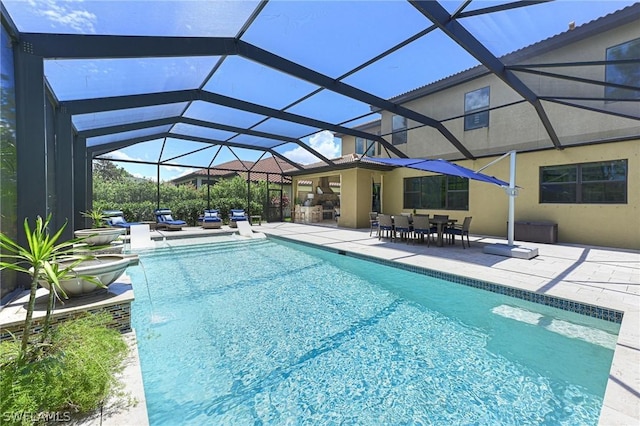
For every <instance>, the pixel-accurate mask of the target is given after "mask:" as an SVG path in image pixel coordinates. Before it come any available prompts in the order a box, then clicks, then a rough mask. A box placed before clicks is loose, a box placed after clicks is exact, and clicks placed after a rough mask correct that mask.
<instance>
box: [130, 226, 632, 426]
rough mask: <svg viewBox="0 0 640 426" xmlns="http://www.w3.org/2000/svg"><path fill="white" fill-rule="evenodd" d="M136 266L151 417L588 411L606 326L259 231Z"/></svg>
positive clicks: (586, 416) (555, 420) (581, 419)
mask: <svg viewBox="0 0 640 426" xmlns="http://www.w3.org/2000/svg"><path fill="white" fill-rule="evenodd" d="M141 264H142V267H143V268H144V270H143V269H142V267H132V268H129V270H128V272H129V274H130V275H131V278H132V281H133V284H134V290H135V296H136V301H135V302H134V304H133V309H132V315H133V318H132V322H133V326H134V327H135V329H136V332H137V336H138V345H139V348H138V349H139V353H140V362H141V367H142V373H143V380H144V386H145V394H146V398H147V409H148V412H149V419H150V422H151V424H152V425H165V424H166V425H175V424H233V425H239V424H285V423H286V424H314V425H315V424H338V423H339V424H360V425H368V424H371V425H378V424H409V423H412V424H463V423H464V424H468V423H474V424H526V423H535V424H542V423H547V424H559V423H566V424H596V423H597V421H598V416H599V412H600V407H601V405H602V398H603V395H604V390H605V386H606V382H607V376H608V373H609V369H610V366H611V360H612V357H613V347H614V345H615V341H616V335H617V332H618V328H619V324H615V323H611V322H605V321H602V320H598V319H595V318H591V317H586V316H583V315H579V314H576V313H572V312H567V311H562V310H558V309H554V308H550V307H548V306H544V305H539V304H534V303H531V302H527V301H524V300H520V299H514V298H510V297H507V296H503V295H500V294H496V293H491V292H487V291H482V290H478V289H474V288H471V287H468V286H464V285H459V284H455V283H452V282H448V281H444V280H439V279H435V278H431V277H427V276H424V275H419V274H415V273H412V272H408V271H405V270H402V269H397V268H393V267H390V266H385V265H382V264H378V263H373V262H367V261H363V260H360V259H356V258H353V257H350V256H341V255H339V254H336V253H331V252H327V251H324V250H319V249H314V248H311V247H306V246H301V245H296V244H293V243H287V242H280V241H274V240H272V239H267V240H260V241H246V242H244V241H242V242H233V241H232V242H224V243H217V244H204V245H193V246H186V247H168V248H163V249H159V250H155V251H153V252H148V253H142V254H141ZM145 272H146V279H145ZM147 282H148V291H147V289H146V288H145V287H146V286H147Z"/></svg>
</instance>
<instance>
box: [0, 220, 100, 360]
mask: <svg viewBox="0 0 640 426" xmlns="http://www.w3.org/2000/svg"><path fill="white" fill-rule="evenodd" d="M50 221H51V215H49V216H48V217H47V219H46V220H43V219H42V218H41V217H40V216H38V218H37V219H36V225H35V228H34V229H33V230H32V229H31V227H30V226H29V221H28V220H27V219H25V220H24V232H25V235H26V238H27V246H26V247H22V246H20V245H19V244H18V243H17V242H15V241H13V240H12V239H11V238H9V237H7V236H6V235H5V234H3V233H0V248H1V249H2V250H3V254H2V257H3V258H9V259H13V262H7V261H5V260H0V269H11V270H14V271H17V272H23V273H25V274H28V275H30V276H31V285H30V287H29V302H28V304H27V315H26V317H25V321H24V329H23V333H22V344H21V347H20V350H21V354H20V356H21V357H24V356H26V353H27V348H28V343H29V335H30V330H31V323H32V318H33V310H34V308H35V303H36V290H37V289H38V283H39V282H40V281H42V280H45V281H46V282H47V283H49V297H48V301H47V312H46V315H45V320H44V327H43V331H42V334H41V341H44V339H46V337H47V334H48V332H49V324H50V320H51V313H52V310H53V304H54V301H55V297H58V298H60V295H59V293H61V294H62V295H63V296H66V293H65V292H64V290H63V289H62V288H61V287H60V281H61V280H64V279H67V278H70V277H72V276H76V275H77V274H76V273H75V272H74V271H73V269H74V267H76V266H77V265H79V264H80V263H82V262H83V261H84V260H88V259H91V258H92V256H89V255H78V254H77V253H76V252H75V251H74V250H75V248H74V245H75V244H76V243H78V242H79V241H81V239H72V240H68V241H63V242H59V241H58V240H59V239H60V235H61V234H62V232H63V230H64V228H65V226H66V223H65V224H64V225H63V226H62V227H61V228H60V229H59V230H58V231H57V232H56V233H55V234H53V235H50V234H49V231H48V227H49V222H50ZM62 260H67V261H68V262H67V263H65V264H61V263H59V262H60V261H62ZM83 278H84V279H87V280H91V281H93V282H95V285H98V286H102V284H101V283H100V282H99V281H97V280H96V279H95V278H94V277H91V276H86V277H83Z"/></svg>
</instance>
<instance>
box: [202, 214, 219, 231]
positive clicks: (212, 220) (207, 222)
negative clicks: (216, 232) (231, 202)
mask: <svg viewBox="0 0 640 426" xmlns="http://www.w3.org/2000/svg"><path fill="white" fill-rule="evenodd" d="M198 222H200V223H201V225H202V227H203V228H204V229H220V227H221V226H222V219H220V211H219V210H205V211H204V215H203V216H201V217H200V218H199V219H198Z"/></svg>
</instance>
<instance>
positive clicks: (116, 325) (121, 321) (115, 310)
mask: <svg viewBox="0 0 640 426" xmlns="http://www.w3.org/2000/svg"><path fill="white" fill-rule="evenodd" d="M100 312H107V313H109V314H110V315H111V318H112V320H111V321H110V322H109V324H107V326H108V327H109V328H113V329H115V330H118V331H120V333H128V332H130V331H131V301H127V302H122V303H118V304H115V305H110V306H100V307H96V308H92V309H86V310H74V311H68V312H62V313H58V314H56V313H55V311H54V313H53V315H52V316H51V326H52V327H55V326H56V325H57V324H60V323H62V322H65V321H69V320H72V319H74V318H78V317H79V316H81V315H84V314H85V313H91V314H95V313H100ZM43 324H44V317H39V318H34V319H33V323H32V330H33V332H32V333H33V334H34V335H37V334H40V333H41V332H42V327H43ZM22 326H23V323H19V324H15V325H10V326H6V327H2V329H0V342H1V341H5V340H9V339H11V338H12V335H13V336H15V338H16V339H20V338H21V337H22V331H23V329H22Z"/></svg>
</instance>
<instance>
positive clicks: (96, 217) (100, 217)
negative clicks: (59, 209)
mask: <svg viewBox="0 0 640 426" xmlns="http://www.w3.org/2000/svg"><path fill="white" fill-rule="evenodd" d="M80 214H82V216H83V217H87V218H89V219H91V221H92V222H93V224H92V227H93V228H106V227H107V224H106V223H105V217H106V216H105V215H104V214H102V210H98V209H93V210H89V211H86V212H80Z"/></svg>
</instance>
